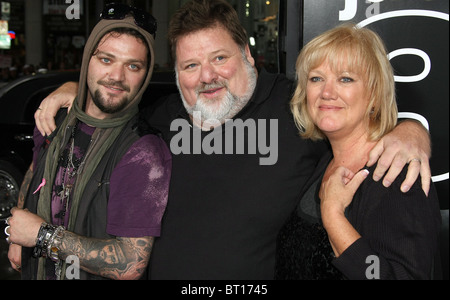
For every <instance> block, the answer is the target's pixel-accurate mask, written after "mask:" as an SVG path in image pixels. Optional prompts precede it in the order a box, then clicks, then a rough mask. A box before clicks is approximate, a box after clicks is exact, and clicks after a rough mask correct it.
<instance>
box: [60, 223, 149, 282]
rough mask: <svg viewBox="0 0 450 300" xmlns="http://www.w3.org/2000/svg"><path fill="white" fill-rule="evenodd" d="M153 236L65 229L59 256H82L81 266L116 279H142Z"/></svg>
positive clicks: (61, 257) (85, 269)
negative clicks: (103, 236) (95, 235)
mask: <svg viewBox="0 0 450 300" xmlns="http://www.w3.org/2000/svg"><path fill="white" fill-rule="evenodd" d="M153 240H154V239H153V238H152V237H146V238H116V239H112V240H99V239H90V238H85V237H81V236H78V235H76V234H73V233H71V232H67V231H66V232H65V233H64V236H63V238H62V245H61V250H60V259H62V260H65V259H66V258H67V256H69V255H76V256H77V257H78V258H79V259H80V266H81V268H82V269H83V270H84V271H86V272H89V273H91V274H94V275H99V276H102V277H105V278H109V279H115V280H135V279H140V278H141V277H142V275H143V273H144V271H145V270H146V268H147V264H148V261H149V258H150V254H151V250H152V247H153Z"/></svg>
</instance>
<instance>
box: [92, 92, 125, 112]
mask: <svg viewBox="0 0 450 300" xmlns="http://www.w3.org/2000/svg"><path fill="white" fill-rule="evenodd" d="M92 99H93V101H94V104H95V105H96V106H97V107H98V108H99V109H100V110H101V111H102V112H104V113H106V114H110V115H112V114H116V113H118V112H121V111H122V110H124V109H125V107H126V106H127V105H128V102H129V101H128V99H127V98H126V97H125V98H123V99H122V101H120V103H118V104H117V105H114V106H112V105H109V106H106V105H105V104H106V103H107V101H106V100H105V98H103V96H102V95H101V93H100V91H99V90H97V91H96V92H95V94H94V95H93V96H92Z"/></svg>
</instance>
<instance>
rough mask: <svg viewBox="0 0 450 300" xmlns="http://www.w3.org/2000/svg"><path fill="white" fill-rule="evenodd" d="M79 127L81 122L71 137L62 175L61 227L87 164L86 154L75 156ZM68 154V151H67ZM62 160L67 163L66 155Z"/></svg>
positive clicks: (75, 127) (73, 130) (60, 193)
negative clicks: (74, 189)
mask: <svg viewBox="0 0 450 300" xmlns="http://www.w3.org/2000/svg"><path fill="white" fill-rule="evenodd" d="M78 126H79V122H77V124H76V125H75V126H74V128H73V129H72V137H71V142H70V147H69V150H68V155H67V163H66V166H65V168H64V171H63V174H62V178H61V181H62V184H61V187H60V191H59V193H58V196H59V198H60V201H61V205H62V207H63V211H62V212H61V214H60V219H61V223H62V224H61V226H64V224H65V217H66V214H67V212H68V210H69V203H70V197H71V193H72V191H73V188H74V186H75V182H76V177H77V176H78V175H79V174H80V173H81V170H82V167H83V165H84V163H85V158H86V155H84V154H83V156H82V157H80V158H76V155H75V135H76V131H77V128H78ZM78 130H79V129H78ZM66 153H67V151H66ZM61 159H62V161H63V164H64V161H65V159H64V155H63V157H61Z"/></svg>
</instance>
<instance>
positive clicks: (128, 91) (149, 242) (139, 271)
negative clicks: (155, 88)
mask: <svg viewBox="0 0 450 300" xmlns="http://www.w3.org/2000/svg"><path fill="white" fill-rule="evenodd" d="M138 24H139V25H138ZM155 31H156V20H154V18H153V17H152V16H150V15H148V14H146V13H145V12H143V11H141V10H138V9H136V8H132V7H129V6H125V5H108V6H107V7H106V8H105V11H104V12H103V14H102V20H101V21H100V22H99V23H98V24H97V25H96V27H95V28H94V29H93V32H92V33H91V35H90V38H89V40H88V42H87V44H86V47H85V52H84V56H83V65H82V69H81V76H80V81H79V82H80V85H79V87H80V88H79V90H78V93H77V98H76V100H75V103H74V106H73V108H72V110H71V111H70V113H69V114H68V115H67V116H66V117H65V118H64V119H63V120H62V123H61V124H60V126H59V127H58V128H59V130H57V131H55V134H54V135H53V136H52V137H51V138H47V139H46V140H45V139H43V138H42V136H40V135H39V134H36V137H35V149H34V154H35V156H34V160H33V164H32V167H31V168H30V172H29V174H28V176H27V178H28V179H29V180H30V181H28V182H26V183H24V187H27V188H28V192H27V195H26V197H25V198H21V199H20V203H19V207H20V208H14V209H13V210H12V211H11V213H12V217H11V218H9V219H8V220H7V223H8V225H9V227H7V229H6V233H7V235H8V242H10V243H11V246H10V252H9V255H8V257H9V258H10V261H11V264H12V266H13V268H15V269H16V270H20V271H21V273H22V278H23V279H39V280H42V279H47V280H55V279H56V280H58V279H67V278H69V279H84V280H86V279H104V278H107V279H139V278H141V277H142V275H143V273H144V272H145V270H146V267H147V264H148V260H149V257H150V253H151V250H152V246H153V241H154V238H155V237H157V236H159V234H160V227H161V219H162V217H163V214H164V211H165V207H166V203H167V198H168V187H169V181H170V172H171V155H170V152H169V149H168V147H167V146H166V144H165V143H164V141H163V140H162V139H161V138H160V137H158V136H156V135H153V134H145V135H143V134H141V133H140V132H138V131H137V130H136V128H137V126H136V125H137V123H138V105H139V103H140V101H141V98H142V95H143V93H144V92H145V90H146V89H147V86H148V84H149V83H150V79H151V76H152V72H153V66H154V50H153V45H154V34H155ZM71 99H73V98H71ZM62 115H64V114H62ZM22 200H24V202H23V203H22ZM24 209H25V210H24ZM68 257H69V258H70V257H72V258H76V260H78V263H75V266H80V267H81V269H82V270H78V271H76V270H73V268H74V267H72V266H68V264H66V263H67V262H68V261H66V259H67V258H68ZM70 261H72V259H70ZM68 263H70V262H68ZM69 268H70V270H72V272H69V273H67V272H66V271H67V270H69ZM67 274H71V276H72V275H73V276H74V277H75V278H70V277H68V276H67ZM77 274H79V276H77ZM76 277H78V278H76Z"/></svg>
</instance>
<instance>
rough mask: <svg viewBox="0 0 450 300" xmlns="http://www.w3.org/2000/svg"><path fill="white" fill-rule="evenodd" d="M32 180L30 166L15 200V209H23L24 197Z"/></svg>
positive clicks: (31, 167)
mask: <svg viewBox="0 0 450 300" xmlns="http://www.w3.org/2000/svg"><path fill="white" fill-rule="evenodd" d="M32 178H33V164H31V166H30V168H29V169H28V171H27V173H26V174H25V178H24V179H23V183H22V186H21V187H20V191H19V197H18V199H17V207H18V208H20V209H23V208H24V207H25V197H26V196H27V192H28V190H29V188H30V183H31V179H32Z"/></svg>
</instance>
